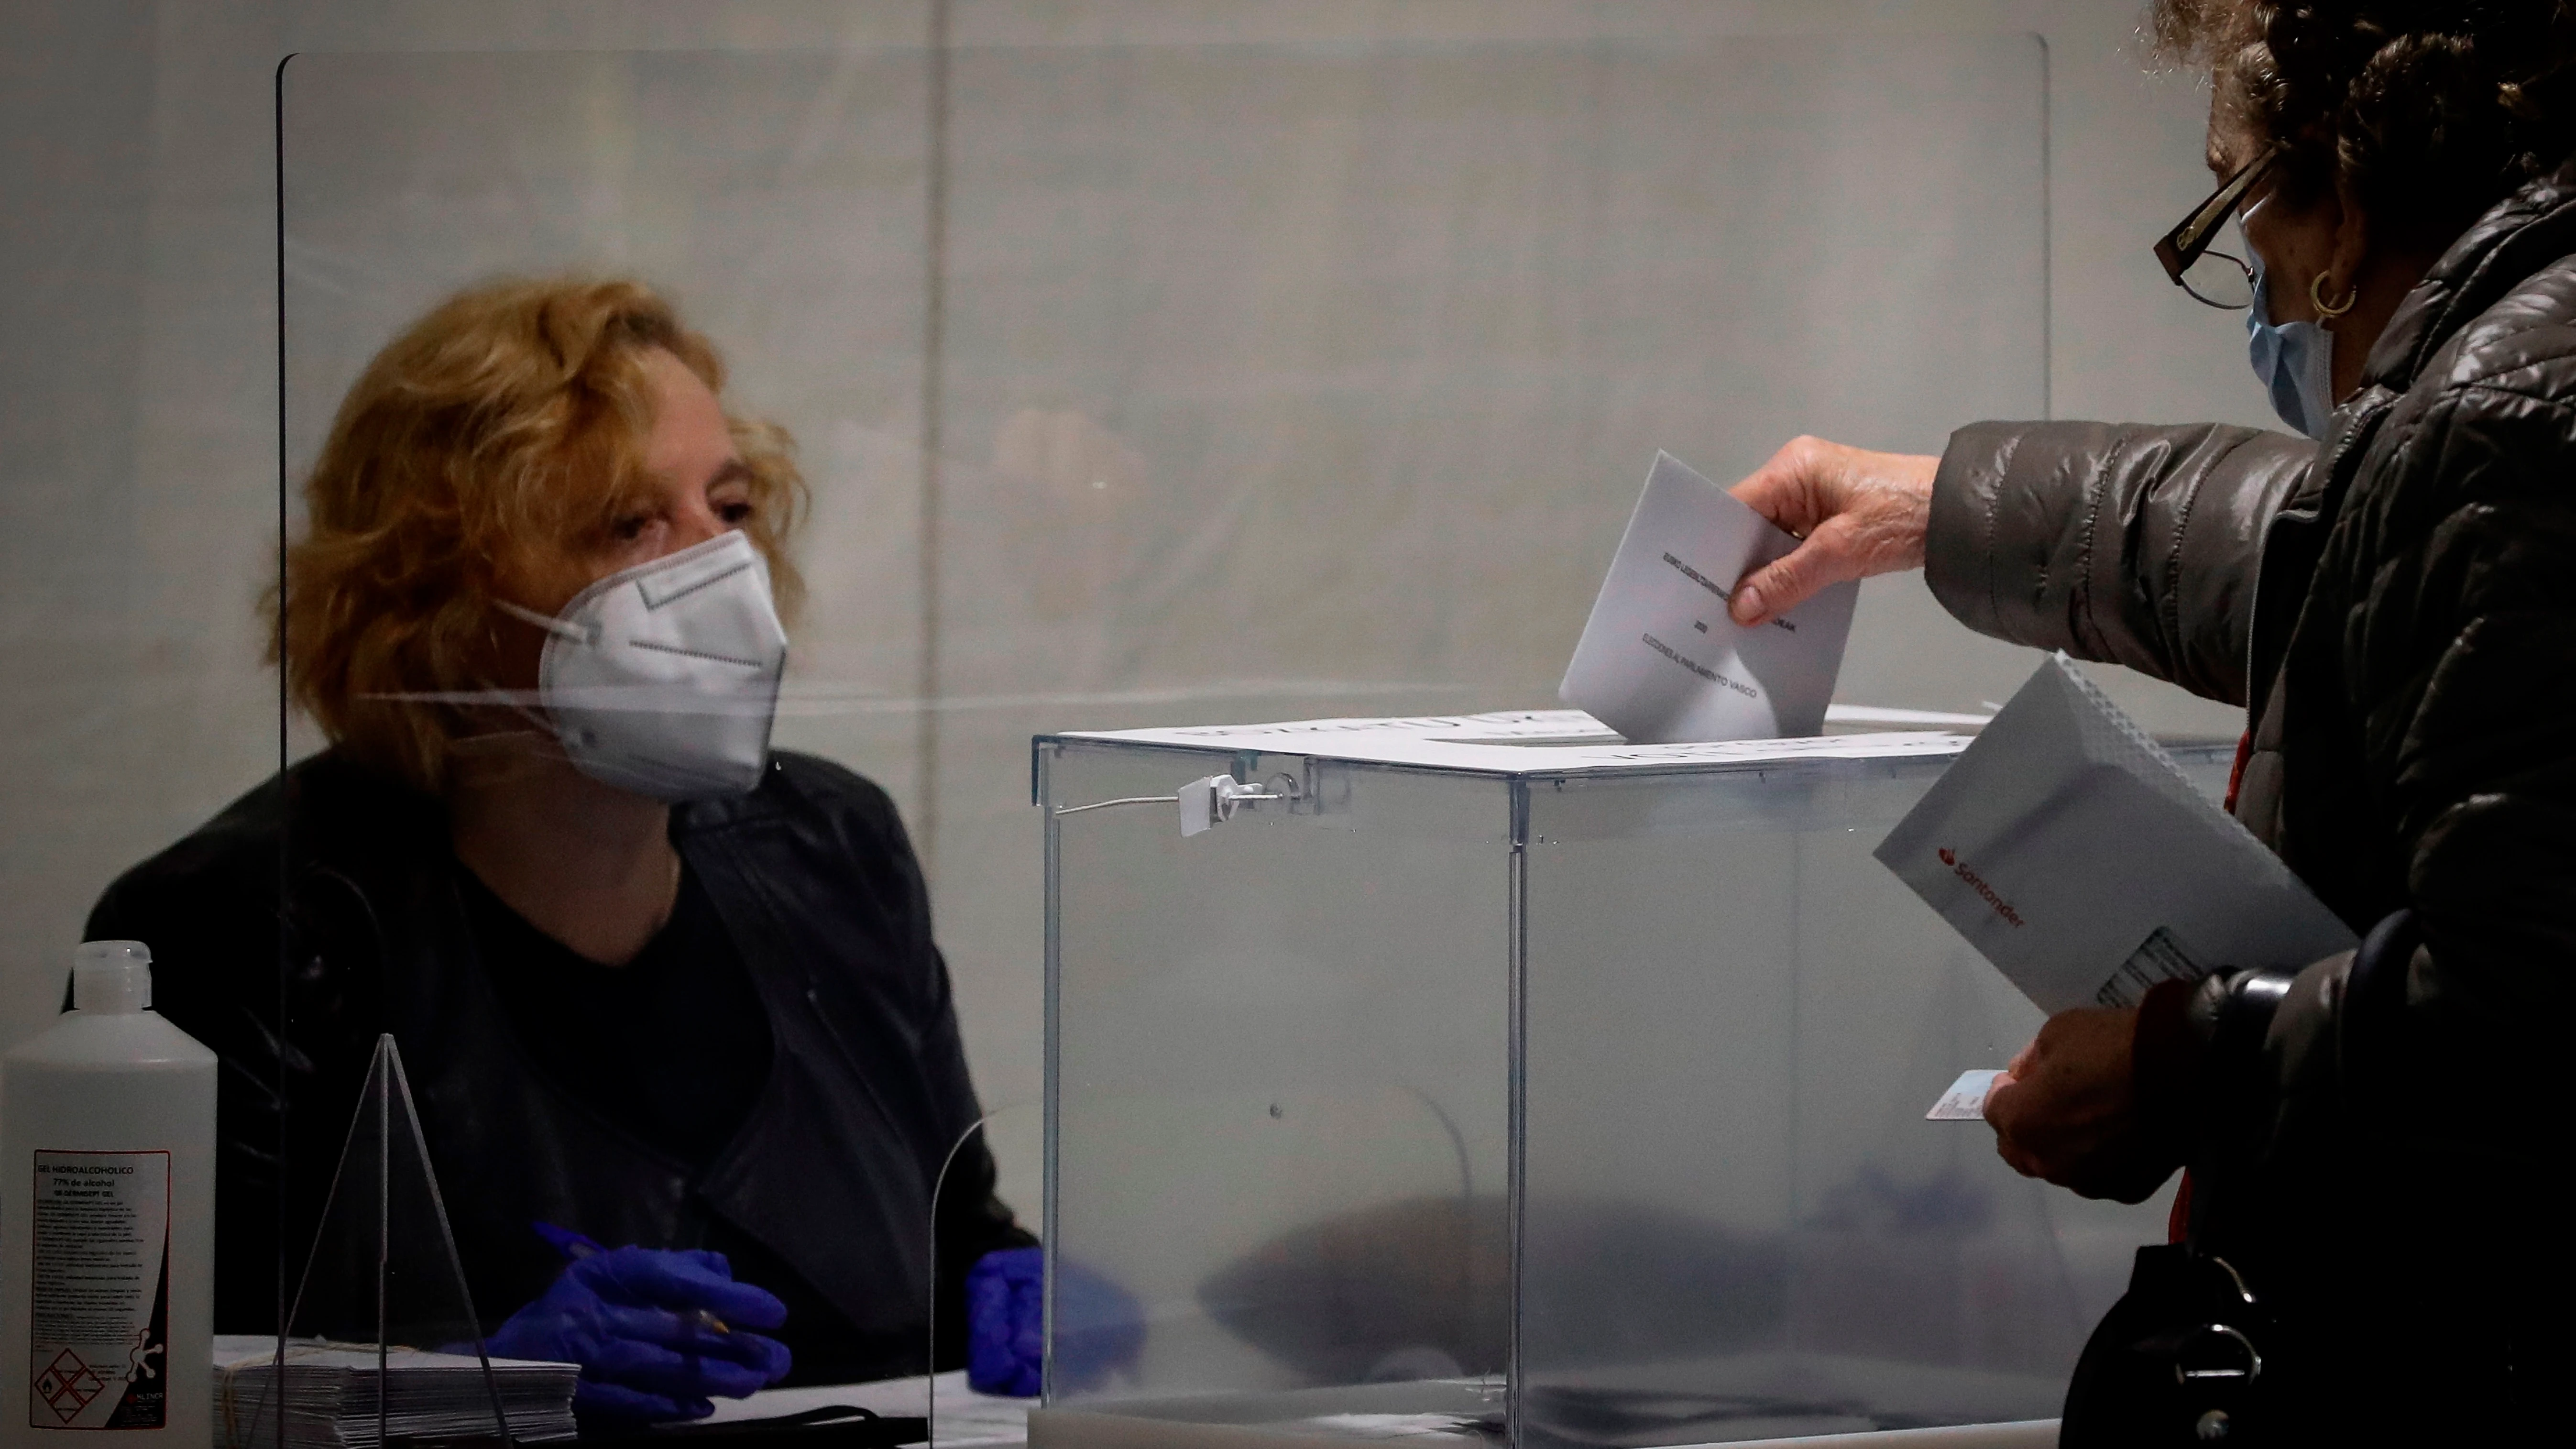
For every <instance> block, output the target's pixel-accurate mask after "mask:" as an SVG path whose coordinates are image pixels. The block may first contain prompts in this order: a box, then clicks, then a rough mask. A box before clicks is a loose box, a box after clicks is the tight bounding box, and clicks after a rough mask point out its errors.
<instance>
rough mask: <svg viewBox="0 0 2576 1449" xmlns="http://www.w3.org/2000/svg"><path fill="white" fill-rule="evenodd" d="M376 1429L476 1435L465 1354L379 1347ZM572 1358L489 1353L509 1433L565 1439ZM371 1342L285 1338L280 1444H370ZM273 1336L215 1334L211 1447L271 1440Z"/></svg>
mask: <svg viewBox="0 0 2576 1449" xmlns="http://www.w3.org/2000/svg"><path fill="white" fill-rule="evenodd" d="M384 1370H385V1371H384V1377H383V1385H384V1389H383V1393H384V1410H385V1414H384V1424H383V1428H384V1433H385V1434H386V1436H388V1437H390V1438H394V1439H460V1438H484V1437H489V1436H490V1435H491V1432H492V1399H491V1393H490V1390H489V1389H487V1388H486V1387H485V1385H484V1382H483V1365H482V1363H481V1361H479V1360H477V1359H476V1358H475V1357H474V1356H473V1355H471V1354H457V1353H430V1352H428V1351H426V1350H422V1349H416V1348H397V1349H392V1350H390V1351H388V1352H387V1353H386V1354H385V1361H384ZM580 1374H581V1369H580V1367H579V1366H578V1365H575V1364H568V1363H538V1362H533V1361H530V1360H527V1359H514V1358H496V1359H493V1360H492V1378H493V1383H494V1385H495V1386H496V1387H498V1389H499V1390H500V1395H501V1411H502V1413H503V1414H504V1415H506V1416H507V1417H508V1419H509V1421H510V1437H511V1438H513V1439H569V1438H571V1437H572V1436H573V1434H574V1432H575V1431H574V1425H573V1417H572V1391H573V1381H574V1380H575V1379H576V1378H578V1377H580ZM377 1384H378V1379H377V1375H376V1347H375V1345H374V1344H351V1343H316V1342H309V1341H301V1340H299V1341H294V1342H290V1343H288V1344H287V1346H286V1444H287V1449H378V1440H377V1418H376V1408H377V1392H378V1391H377ZM276 1390H277V1341H276V1340H275V1339H272V1338H264V1337H260V1336H258V1335H251V1334H217V1335H216V1336H215V1445H216V1449H268V1446H273V1445H275V1444H276V1443H277V1419H276V1417H275V1416H276V1414H277V1392H276Z"/></svg>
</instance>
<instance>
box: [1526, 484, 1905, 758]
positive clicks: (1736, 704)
mask: <svg viewBox="0 0 2576 1449" xmlns="http://www.w3.org/2000/svg"><path fill="white" fill-rule="evenodd" d="M1797 546H1798V540H1797V539H1795V538H1793V537H1791V536H1790V535H1789V534H1787V533H1785V532H1783V531H1782V530H1780V529H1779V528H1777V527H1775V526H1774V525H1773V524H1772V523H1771V521H1770V520H1769V519H1767V518H1764V517H1763V516H1762V515H1761V514H1759V513H1756V512H1754V511H1753V510H1752V509H1751V508H1749V507H1747V506H1746V505H1745V504H1743V503H1742V502H1739V501H1738V500H1737V499H1736V498H1735V496H1734V495H1733V494H1731V493H1728V492H1727V491H1726V490H1725V489H1723V488H1720V487H1718V486H1717V485H1716V484H1714V483H1711V482H1710V481H1708V480H1707V479H1706V478H1703V477H1701V476H1700V475H1699V474H1697V473H1695V472H1692V471H1691V470H1690V469H1689V468H1687V467H1685V466H1683V465H1682V463H1681V462H1680V461H1679V460H1678V459H1676V458H1674V457H1673V456H1672V455H1671V454H1669V453H1657V454H1656V455H1655V466H1654V470H1653V471H1652V472H1650V473H1648V474H1647V475H1646V491H1645V493H1644V495H1643V496H1641V497H1639V498H1638V500H1637V510H1636V512H1635V513H1633V514H1631V515H1629V518H1628V532H1627V533H1626V535H1625V536H1623V537H1622V538H1621V539H1620V540H1619V551H1618V553H1617V554H1615V555H1613V556H1612V558H1611V560H1610V575H1609V577H1608V578H1606V579H1604V580H1603V581H1602V584H1601V594H1600V597H1599V598H1597V599H1595V600H1594V601H1593V604H1592V617H1591V619H1590V620H1589V621H1587V622H1586V623H1585V624H1584V626H1583V638H1582V640H1581V641H1580V642H1579V643H1577V644H1576V645H1575V646H1574V661H1573V663H1571V664H1569V665H1567V666H1566V670H1565V682H1564V683H1563V684H1562V685H1560V686H1558V688H1557V697H1558V698H1560V699H1562V700H1564V701H1565V702H1566V703H1567V704H1570V705H1573V706H1575V707H1576V708H1578V709H1581V710H1585V711H1587V712H1589V713H1590V714H1591V715H1592V717H1593V718H1595V719H1597V720H1599V721H1601V722H1602V723H1603V724H1606V725H1608V726H1610V727H1611V728H1612V729H1614V730H1617V731H1618V732H1619V733H1620V734H1622V735H1624V736H1626V737H1627V739H1628V740H1629V741H1630V742H1631V743H1633V744H1683V743H1694V742H1698V741H1702V740H1753V739H1777V738H1783V737H1799V736H1806V735H1814V734H1819V733H1822V732H1823V729H1824V724H1825V706H1826V705H1827V704H1828V703H1830V702H1831V701H1832V699H1833V694H1834V676H1835V674H1837V673H1838V672H1839V671H1840V670H1841V669H1842V662H1843V641H1844V640H1845V639H1846V638H1848V637H1849V636H1850V634H1851V620H1852V606H1853V604H1854V602H1855V601H1856V600H1857V599H1858V598H1859V597H1860V586H1859V585H1858V584H1857V583H1841V584H1831V585H1828V586H1826V588H1824V589H1823V590H1822V591H1821V592H1819V593H1817V594H1816V595H1815V596H1814V597H1813V598H1810V599H1808V600H1807V601H1806V602H1805V603H1803V604H1800V605H1799V606H1798V607H1797V608H1794V609H1791V610H1789V611H1788V612H1786V613H1784V614H1779V615H1776V616H1774V617H1773V618H1771V619H1769V620H1766V621H1765V622H1763V623H1761V624H1757V625H1755V626H1754V627H1752V628H1750V629H1747V628H1744V627H1742V626H1740V625H1738V624H1737V623H1736V622H1735V621H1734V620H1733V619H1732V618H1730V617H1728V615H1727V612H1726V601H1727V598H1728V596H1729V595H1730V594H1732V593H1733V592H1734V590H1735V582H1736V580H1738V579H1740V578H1742V577H1743V576H1744V575H1745V573H1746V572H1747V571H1748V570H1751V569H1754V568H1758V567H1760V566H1761V565H1763V564H1766V563H1769V562H1771V561H1772V560H1774V559H1777V558H1779V557H1781V556H1782V555H1784V554H1787V553H1788V552H1789V551H1790V550H1791V549H1794V548H1796V547H1797Z"/></svg>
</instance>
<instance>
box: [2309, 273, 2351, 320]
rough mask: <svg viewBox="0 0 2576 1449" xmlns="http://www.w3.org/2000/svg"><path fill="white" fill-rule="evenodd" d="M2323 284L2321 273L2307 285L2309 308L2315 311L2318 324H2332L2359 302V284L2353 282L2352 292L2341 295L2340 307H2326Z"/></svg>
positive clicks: (2324, 278)
mask: <svg viewBox="0 0 2576 1449" xmlns="http://www.w3.org/2000/svg"><path fill="white" fill-rule="evenodd" d="M2325 284H2326V274H2325V273H2323V272H2319V273H2317V275H2316V277H2315V278H2314V279H2313V280H2311V281H2310V282H2309V283H2308V303H2309V305H2310V306H2313V307H2315V308H2316V309H2317V320H2318V321H2319V322H2332V321H2333V320H2334V319H2336V318H2337V317H2340V316H2342V315H2343V314H2344V313H2346V312H2349V311H2351V310H2352V309H2353V304H2354V303H2357V302H2359V301H2360V300H2361V283H2359V282H2355V283H2353V284H2352V290H2350V291H2348V292H2346V293H2344V294H2343V302H2342V304H2341V305H2339V306H2328V305H2327V303H2326V299H2325V293H2324V290H2323V289H2324V287H2325Z"/></svg>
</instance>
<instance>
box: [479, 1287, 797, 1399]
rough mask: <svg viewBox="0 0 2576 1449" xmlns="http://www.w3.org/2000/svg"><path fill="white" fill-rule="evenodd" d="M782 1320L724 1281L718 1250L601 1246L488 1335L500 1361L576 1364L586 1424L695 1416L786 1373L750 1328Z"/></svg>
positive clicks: (775, 1346) (767, 1296)
mask: <svg viewBox="0 0 2576 1449" xmlns="http://www.w3.org/2000/svg"><path fill="white" fill-rule="evenodd" d="M786 1321H787V1305H786V1304H784V1303H781V1302H779V1301H778V1299H777V1297H776V1296H775V1295H773V1294H771V1293H770V1292H769V1291H768V1290H766V1289H763V1288H757V1287H754V1286H753V1285H751V1284H749V1283H737V1282H735V1281H734V1279H733V1267H732V1265H731V1264H730V1263H728V1262H726V1261H725V1256H724V1254H722V1253H709V1252H703V1251H689V1252H665V1251H661V1250H659V1249H653V1248H636V1247H625V1248H611V1249H609V1250H607V1251H605V1252H599V1253H593V1254H591V1255H590V1256H589V1257H586V1258H583V1259H581V1260H579V1261H578V1262H574V1263H571V1264H569V1265H567V1266H566V1267H565V1268H564V1270H563V1273H562V1275H561V1276H560V1277H558V1278H556V1279H555V1281H554V1284H553V1286H551V1287H549V1288H547V1289H546V1291H545V1292H544V1293H543V1294H541V1295H539V1296H538V1298H537V1300H536V1301H535V1302H533V1303H530V1304H529V1305H528V1306H526V1307H525V1308H522V1309H520V1310H519V1311H518V1312H516V1313H514V1314H511V1315H510V1318H509V1321H508V1322H506V1323H504V1324H502V1325H501V1328H500V1331H499V1332H497V1333H495V1334H493V1335H492V1339H491V1345H490V1346H491V1350H492V1352H493V1353H494V1354H495V1355H497V1356H499V1357H503V1358H533V1359H548V1360H551V1361H553V1362H556V1363H577V1364H580V1365H581V1380H580V1382H579V1383H578V1384H577V1385H576V1386H575V1388H574V1391H573V1401H572V1403H573V1409H574V1411H575V1412H577V1413H578V1414H579V1415H580V1416H581V1417H582V1418H583V1419H584V1420H604V1421H611V1422H623V1423H650V1422H654V1421H658V1420H665V1419H703V1418H705V1417H706V1416H707V1415H709V1414H712V1413H714V1412H715V1405H714V1404H712V1403H710V1402H708V1400H709V1399H710V1398H711V1397H714V1398H728V1399H739V1398H742V1397H744V1396H746V1395H748V1394H750V1393H752V1392H753V1391H754V1390H757V1389H763V1388H767V1387H768V1386H769V1385H771V1384H773V1383H776V1382H777V1381H778V1380H779V1379H780V1378H782V1377H784V1376H785V1375H786V1373H787V1369H788V1353H787V1345H785V1344H783V1343H780V1342H779V1341H778V1340H776V1339H774V1338H768V1337H764V1336H763V1335H762V1334H760V1333H758V1332H755V1331H754V1330H757V1329H775V1328H777V1327H779V1326H780V1325H781V1324H784V1323H785V1322H786Z"/></svg>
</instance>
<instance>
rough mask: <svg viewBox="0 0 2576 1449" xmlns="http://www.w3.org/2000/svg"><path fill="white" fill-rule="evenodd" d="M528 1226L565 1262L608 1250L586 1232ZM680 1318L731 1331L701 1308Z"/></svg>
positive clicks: (717, 1330)
mask: <svg viewBox="0 0 2576 1449" xmlns="http://www.w3.org/2000/svg"><path fill="white" fill-rule="evenodd" d="M528 1226H529V1227H531V1228H534V1229H536V1233H537V1236H538V1237H540V1238H543V1239H545V1240H546V1246H547V1247H550V1248H552V1249H554V1250H555V1251H556V1252H558V1253H561V1254H563V1260H564V1261H565V1262H567V1263H578V1262H580V1261H581V1260H582V1259H584V1258H587V1257H589V1256H590V1255H591V1254H593V1253H604V1252H606V1251H608V1250H607V1249H606V1248H604V1247H602V1246H600V1245H599V1244H598V1243H597V1242H595V1241H593V1240H592V1239H591V1238H590V1236H589V1235H588V1234H586V1233H576V1232H574V1231H573V1230H572V1229H570V1228H559V1227H556V1226H555V1225H554V1224H552V1223H530V1224H528ZM680 1318H681V1319H682V1320H683V1321H685V1322H688V1323H694V1324H696V1325H697V1326H698V1327H700V1328H703V1329H705V1330H706V1331H708V1332H709V1333H731V1332H733V1329H732V1328H731V1327H729V1326H728V1325H727V1324H726V1323H725V1321H724V1320H723V1319H721V1318H718V1317H716V1316H715V1315H714V1314H713V1313H710V1312H708V1311H707V1310H706V1309H703V1308H692V1309H690V1310H689V1311H688V1312H686V1313H683V1314H681V1315H680Z"/></svg>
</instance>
